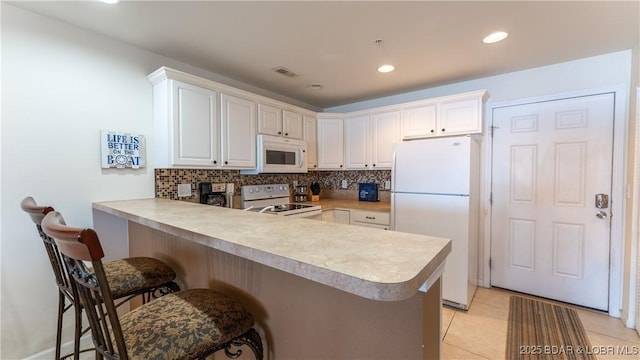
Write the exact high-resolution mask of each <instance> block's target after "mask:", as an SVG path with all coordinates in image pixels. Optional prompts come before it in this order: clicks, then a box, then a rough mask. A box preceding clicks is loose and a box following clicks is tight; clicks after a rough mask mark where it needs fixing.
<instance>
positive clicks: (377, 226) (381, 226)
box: [351, 222, 389, 230]
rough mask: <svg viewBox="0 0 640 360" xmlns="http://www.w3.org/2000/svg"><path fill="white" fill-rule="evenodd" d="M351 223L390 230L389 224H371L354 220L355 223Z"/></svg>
mask: <svg viewBox="0 0 640 360" xmlns="http://www.w3.org/2000/svg"><path fill="white" fill-rule="evenodd" d="M351 225H353V226H363V227H368V228H374V229H380V230H389V225H380V224H370V223H362V222H354V223H351Z"/></svg>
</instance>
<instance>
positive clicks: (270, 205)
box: [241, 184, 322, 220]
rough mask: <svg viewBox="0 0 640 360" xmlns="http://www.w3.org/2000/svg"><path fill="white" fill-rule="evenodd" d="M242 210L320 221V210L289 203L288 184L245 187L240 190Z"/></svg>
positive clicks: (318, 207)
mask: <svg viewBox="0 0 640 360" xmlns="http://www.w3.org/2000/svg"><path fill="white" fill-rule="evenodd" d="M241 195H242V208H243V209H244V210H246V211H257V212H261V213H267V214H274V215H280V216H291V217H306V218H312V219H317V220H320V218H321V215H322V208H321V207H320V206H319V205H307V204H298V203H290V202H289V196H290V194H289V185H288V184H268V185H245V186H243V187H242V189H241Z"/></svg>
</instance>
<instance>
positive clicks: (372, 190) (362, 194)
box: [358, 183, 380, 201]
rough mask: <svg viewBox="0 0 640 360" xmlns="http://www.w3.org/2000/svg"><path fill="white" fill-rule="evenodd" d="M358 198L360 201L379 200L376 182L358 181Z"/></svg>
mask: <svg viewBox="0 0 640 360" xmlns="http://www.w3.org/2000/svg"><path fill="white" fill-rule="evenodd" d="M358 200H360V201H380V196H379V194H378V184H376V183H359V184H358Z"/></svg>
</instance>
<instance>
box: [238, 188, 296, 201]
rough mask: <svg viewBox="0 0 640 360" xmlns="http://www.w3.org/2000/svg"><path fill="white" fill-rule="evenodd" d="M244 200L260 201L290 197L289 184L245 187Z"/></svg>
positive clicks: (242, 192) (242, 191) (243, 189)
mask: <svg viewBox="0 0 640 360" xmlns="http://www.w3.org/2000/svg"><path fill="white" fill-rule="evenodd" d="M241 195H242V200H243V201H244V200H259V199H270V198H276V197H289V185H288V184H268V185H245V186H243V187H242V189H241Z"/></svg>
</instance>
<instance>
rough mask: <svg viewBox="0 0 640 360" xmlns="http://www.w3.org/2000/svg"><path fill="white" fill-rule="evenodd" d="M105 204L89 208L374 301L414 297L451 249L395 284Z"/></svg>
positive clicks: (96, 203) (449, 246)
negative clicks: (357, 275)
mask: <svg viewBox="0 0 640 360" xmlns="http://www.w3.org/2000/svg"><path fill="white" fill-rule="evenodd" d="M140 200H144V199H140ZM150 200H151V199H150ZM106 203H108V201H106V202H95V203H93V204H92V207H93V209H95V210H98V211H102V212H104V213H107V214H111V215H114V216H118V217H121V218H124V219H126V220H129V221H133V222H135V223H138V224H140V225H143V226H147V227H150V228H152V229H155V230H158V231H162V232H166V233H168V234H171V235H174V236H177V237H180V238H185V239H186V240H190V241H194V242H197V243H199V244H202V245H205V246H208V247H211V248H213V249H216V250H219V251H223V252H225V253H228V254H231V255H235V256H239V257H242V258H245V259H247V260H250V261H254V262H256V263H259V264H262V265H265V266H269V267H272V268H274V269H277V270H281V271H285V272H287V273H290V274H292V275H296V276H299V277H302V278H305V279H308V280H311V281H315V282H317V283H320V284H323V285H327V286H330V287H333V288H336V289H340V290H343V291H346V292H349V293H351V294H354V295H358V296H361V297H364V298H367V299H371V300H378V301H400V300H405V299H408V298H411V297H412V296H414V295H415V294H416V293H417V292H418V291H419V288H420V286H421V285H422V284H423V283H424V282H425V281H426V280H427V279H428V278H429V277H430V276H431V275H432V274H433V273H434V272H435V271H436V270H437V269H438V267H439V266H440V265H441V264H442V263H444V261H445V260H446V257H447V255H448V254H449V253H450V252H451V242H450V241H449V243H448V244H447V245H446V246H444V247H443V248H442V249H441V250H440V251H439V252H438V254H437V255H435V256H434V257H433V258H432V259H431V261H429V263H428V264H427V265H426V266H425V267H424V268H423V269H422V271H420V272H419V273H418V274H416V276H415V277H414V278H412V279H409V280H407V281H403V282H395V283H389V282H374V281H371V280H367V279H361V278H356V277H353V276H350V275H347V274H344V273H340V272H337V271H335V270H331V269H327V268H322V267H318V266H316V265H313V264H309V263H306V262H301V261H298V260H295V259H291V258H288V257H284V256H281V255H278V254H274V253H269V252H265V251H262V250H259V249H255V248H253V247H249V246H245V245H242V244H237V243H234V242H230V241H227V240H224V239H219V238H215V237H211V236H208V235H204V234H200V233H198V232H195V231H192V230H190V229H187V228H184V227H176V226H173V225H170V224H166V223H162V222H158V221H156V220H153V219H148V218H146V217H143V216H139V215H136V214H133V213H130V212H127V211H123V210H120V209H115V208H113V207H110V206H108V205H106ZM195 205H198V204H195ZM185 234H188V237H185Z"/></svg>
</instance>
